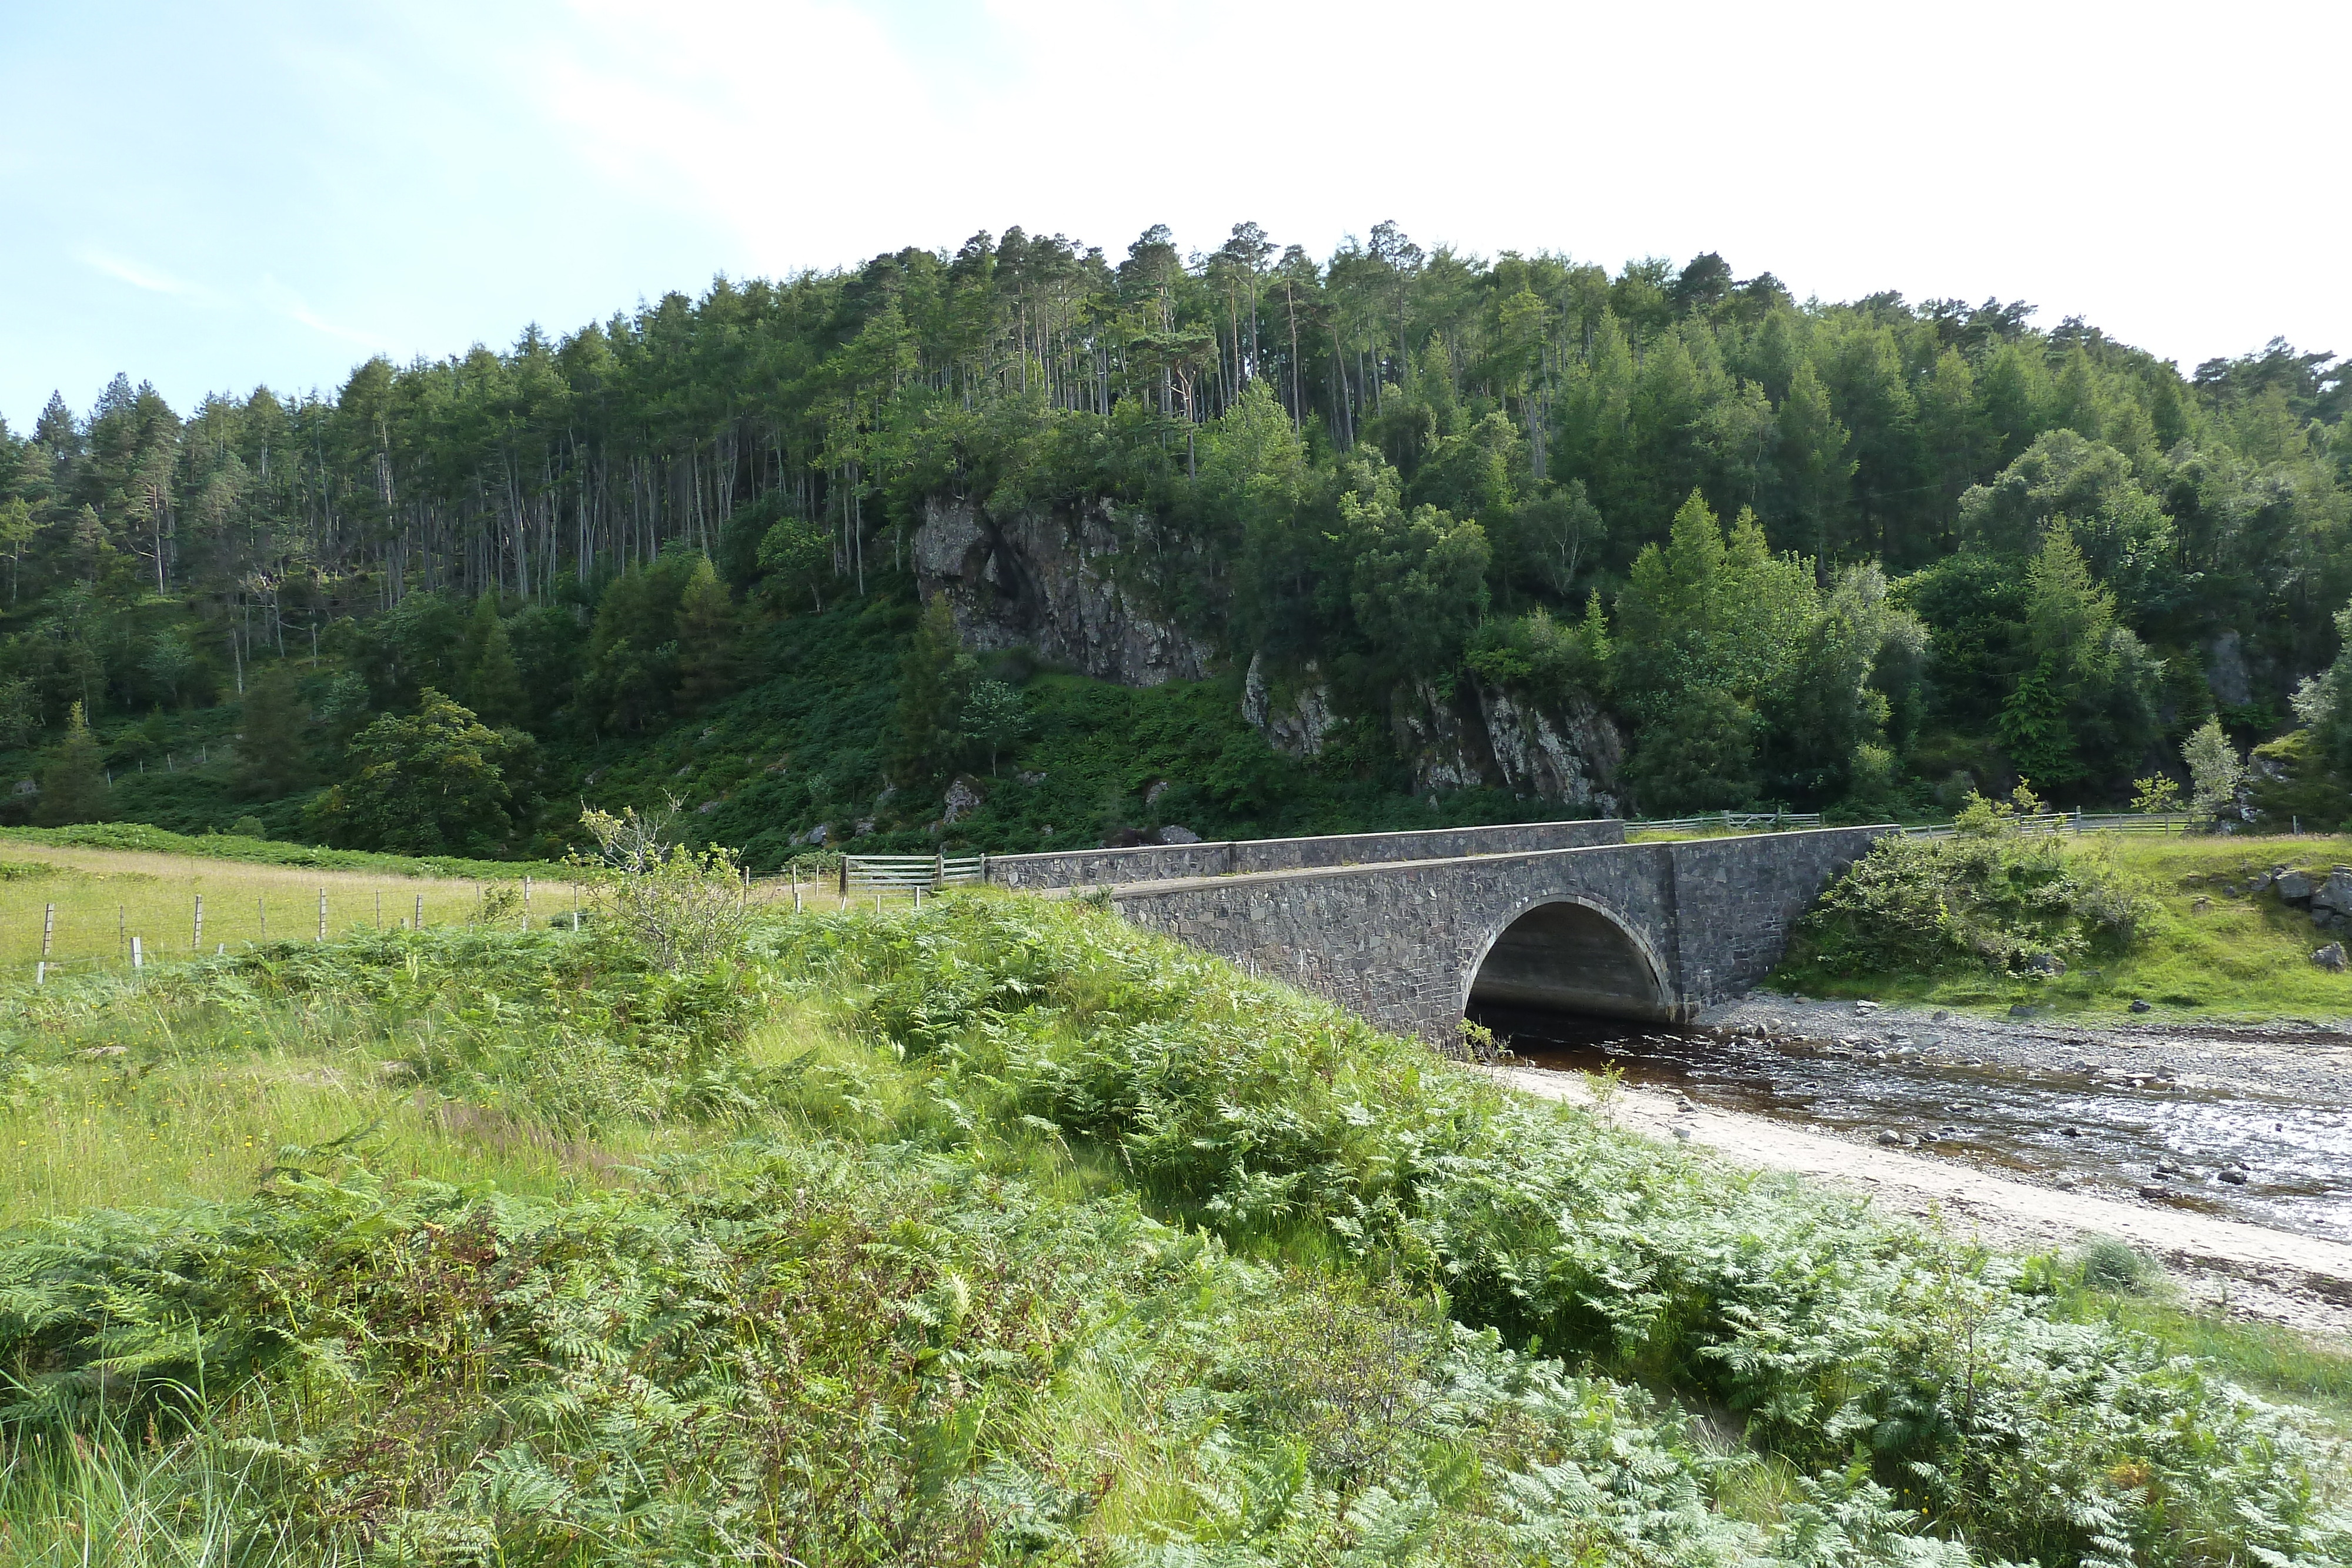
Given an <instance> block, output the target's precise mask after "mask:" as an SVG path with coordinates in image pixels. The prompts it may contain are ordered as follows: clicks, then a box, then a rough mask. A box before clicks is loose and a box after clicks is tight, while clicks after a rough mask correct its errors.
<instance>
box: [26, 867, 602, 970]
mask: <svg viewBox="0 0 2352 1568" xmlns="http://www.w3.org/2000/svg"><path fill="white" fill-rule="evenodd" d="M18 885H20V886H21V883H20V884H18ZM117 888H120V889H121V892H122V894H123V896H121V897H119V898H118V897H116V896H114V893H115V890H116V889H117ZM579 915H580V889H579V888H578V886H577V885H576V884H572V883H535V882H534V880H533V879H531V878H530V877H525V878H522V879H520V881H519V882H517V883H478V884H475V885H472V886H467V884H464V883H422V884H418V883H402V884H394V885H393V886H389V887H371V886H367V885H364V884H361V885H353V884H352V883H341V882H338V883H326V884H322V885H319V886H317V887H313V888H300V889H297V888H294V887H289V886H286V885H282V884H280V883H275V882H272V883H268V884H266V885H265V886H263V887H259V888H255V887H247V888H237V889H235V890H234V891H231V889H230V887H229V886H226V885H224V886H218V887H212V888H207V889H206V890H205V891H193V890H184V889H165V888H159V887H156V886H154V885H153V884H152V879H146V880H144V881H138V880H134V881H128V882H116V883H113V884H112V885H111V886H110V885H109V883H106V882H104V881H96V882H93V883H89V884H87V885H85V886H83V887H81V888H79V889H77V890H76V891H73V892H68V893H67V894H65V895H64V896H62V897H48V898H42V899H40V900H39V901H38V902H30V903H28V902H26V901H24V900H22V899H21V898H18V899H16V901H14V902H12V903H11V904H9V906H8V907H6V908H5V909H0V974H5V975H6V976H8V977H12V978H14V977H23V978H29V979H30V980H32V981H33V983H34V984H36V985H47V983H48V982H49V981H50V980H52V979H54V978H58V977H63V976H66V975H72V974H87V973H96V972H112V973H122V972H124V971H128V970H138V969H143V968H145V967H147V966H148V965H150V964H153V963H161V962H163V961H165V960H173V959H177V960H184V959H187V958H191V957H203V956H215V955H220V954H226V953H231V952H241V951H245V950H247V949H249V948H253V947H257V946H262V945H264V944H268V943H283V942H289V941H290V942H309V941H318V942H331V941H337V940H341V939H342V938H343V937H345V936H348V935H350V934H351V933H352V932H353V931H365V930H395V929H399V930H407V929H423V928H425V927H426V926H428V925H430V926H439V925H518V926H528V925H538V924H559V925H560V924H572V925H577V922H578V919H579Z"/></svg>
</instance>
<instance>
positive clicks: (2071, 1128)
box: [2058, 1122, 2083, 1138]
mask: <svg viewBox="0 0 2352 1568" xmlns="http://www.w3.org/2000/svg"><path fill="white" fill-rule="evenodd" d="M2058 1135H2059V1136H2060V1137H2062V1138H2079V1137H2081V1136H2082V1135H2083V1129H2082V1128H2080V1127H2077V1126H2075V1125H2074V1124H2073V1123H2071V1122H2070V1123H2068V1124H2066V1125H2064V1126H2063V1127H2061V1128H2059V1129H2058Z"/></svg>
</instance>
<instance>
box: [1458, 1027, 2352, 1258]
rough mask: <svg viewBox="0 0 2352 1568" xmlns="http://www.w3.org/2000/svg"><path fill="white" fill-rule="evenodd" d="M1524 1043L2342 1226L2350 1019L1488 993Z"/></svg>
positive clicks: (2349, 1223)
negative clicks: (2230, 1020)
mask: <svg viewBox="0 0 2352 1568" xmlns="http://www.w3.org/2000/svg"><path fill="white" fill-rule="evenodd" d="M1480 1021H1483V1022H1485V1023H1486V1024H1487V1025H1488V1026H1489V1027H1490V1028H1492V1029H1494V1030H1496V1033H1497V1034H1498V1035H1500V1036H1504V1037H1507V1040H1508V1042H1509V1044H1510V1046H1511V1049H1512V1050H1513V1051H1514V1052H1515V1053H1516V1054H1517V1057H1518V1058H1519V1060H1520V1061H1521V1062H1522V1063H1524V1064H1526V1065H1528V1066H1531V1067H1538V1068H1549V1069H1554V1070H1581V1071H1601V1070H1602V1069H1604V1068H1609V1067H1614V1068H1615V1069H1617V1070H1618V1071H1621V1072H1622V1074H1623V1075H1624V1077H1625V1080H1626V1081H1627V1082H1631V1083H1638V1084H1643V1085H1646V1086H1650V1087H1655V1088H1664V1089H1668V1090H1673V1091H1678V1092H1682V1093H1685V1094H1687V1095H1688V1096H1690V1097H1691V1099H1692V1100H1694V1101H1696V1102H1697V1103H1700V1104H1704V1105H1710V1106H1713V1107H1716V1108H1719V1109H1723V1110H1727V1111H1738V1112H1744V1113H1749V1114H1755V1115H1764V1116H1769V1117H1772V1118H1774V1119H1776V1120H1782V1121H1787V1122H1790V1123H1793V1124H1801V1125H1802V1126H1805V1127H1807V1128H1809V1129H1811V1130H1812V1131H1814V1132H1818V1133H1826V1134H1832V1135H1835V1136H1839V1137H1843V1138H1848V1139H1852V1140H1854V1141H1857V1142H1861V1143H1867V1144H1873V1145H1885V1146H1889V1147H1900V1148H1902V1149H1904V1150H1906V1152H1911V1153H1915V1154H1919V1155H1932V1156H1935V1157H1938V1158H1948V1159H1952V1160H1958V1161H1964V1162H1967V1163H1969V1164H1972V1165H1975V1166H1979V1167H1981V1168H1984V1169H1987V1170H1990V1171H1995V1172H1998V1173H2000V1174H2001V1175H2004V1176H2011V1177H2014V1178H2019V1179H2023V1180H2027V1181H2032V1182H2035V1183H2038V1184H2042V1185H2046V1186H2053V1187H2056V1188H2059V1189H2062V1190H2066V1191H2079V1192H2084V1193H2090V1194H2096V1195H2097V1196H2099V1197H2107V1198H2122V1199H2126V1200H2129V1201H2135V1202H2141V1203H2147V1204H2152V1205H2159V1206H2164V1207H2173V1208H2179V1209H2187V1210H2191V1211H2195V1212H2199V1213H2204V1214H2210V1215H2213V1216H2216V1217H2220V1218H2231V1219H2239V1220H2243V1221H2246V1222H2249V1223H2252V1224H2257V1225H2265V1226H2272V1227H2275V1228H2284V1229H2288V1230H2294V1231H2298V1232H2301V1233H2304V1234H2306V1235H2311V1236H2317V1237H2325V1238H2327V1239H2332V1240H2339V1241H2340V1240H2352V1032H2347V1030H2343V1029H2335V1028H2325V1027H2321V1026H2315V1025H2273V1026H2265V1027H2263V1028H2250V1029H2242V1030H2231V1029H2222V1028H2215V1027H2210V1026H2185V1027H2184V1026H2179V1025H2171V1026H2130V1025H2126V1026H2119V1027H2112V1028H2097V1029H2095V1028H2082V1029H2075V1028H2066V1027H2062V1026H2056V1025H2051V1024H2045V1023H2037V1022H2019V1021H2012V1020H2006V1019H1986V1018H1980V1017H1974V1016H1969V1015H1962V1014H1957V1013H1946V1012H1939V1011H1931V1010H1927V1009H1897V1008H1891V1007H1887V1008H1882V1007H1877V1006H1874V1005H1872V1004H1868V1003H1864V1004H1859V1005H1857V1004H1855V1003H1852V1002H1821V1001H1809V1000H1805V999H1802V998H1790V997H1780V996H1774V995H1770V994H1769V993H1761V992H1759V993H1753V994H1751V995H1749V996H1748V997H1745V998H1741V999H1739V1000H1738V1001H1737V1002H1733V1003H1728V1004H1726V1005H1723V1006H1719V1007H1717V1008H1713V1009H1708V1011H1707V1012H1706V1013H1705V1014H1703V1015H1702V1016H1701V1018H1700V1019H1699V1020H1698V1022H1697V1023H1696V1025H1695V1026H1694V1027H1692V1028H1690V1029H1685V1030H1669V1029H1664V1028H1660V1027H1658V1026H1656V1025H1639V1024H1623V1023H1616V1022H1612V1021H1610V1020H1605V1019H1590V1018H1580V1017H1563V1016H1561V1015H1557V1014H1538V1013H1526V1012H1517V1011H1499V1010H1490V1011H1486V1012H1482V1013H1481V1014H1480Z"/></svg>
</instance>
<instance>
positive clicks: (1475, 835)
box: [987, 821, 1890, 1045]
mask: <svg viewBox="0 0 2352 1568" xmlns="http://www.w3.org/2000/svg"><path fill="white" fill-rule="evenodd" d="M1887 831H1890V830H1889V829H1886V828H1883V827H1878V828H1827V829H1815V830H1812V831H1798V832H1780V833H1753V834H1743V835H1737V836H1731V837H1725V838H1714V839H1689V840H1681V841H1654V842H1646V843H1628V842H1626V841H1625V827H1624V824H1623V823H1622V822H1618V821H1582V822H1541V823H1522V824H1512V825H1507V826H1503V827H1492V828H1461V829H1442V830H1432V831H1416V832H1404V833H1353V834H1343V835H1338V836H1334V837H1328V838H1311V839H1261V840H1252V841H1237V842H1232V843H1200V844H1175V845H1159V846H1147V847H1143V848H1139V849H1123V850H1082V851H1076V852H1065V853H1046V854H1032V855H1002V856H999V855H992V856H990V857H989V858H988V861H987V875H988V880H989V881H990V882H992V883H998V884H1001V885H1003V886H1007V887H1014V888H1031V889H1076V888H1088V887H1100V888H1103V889H1105V890H1107V892H1108V895H1109V897H1110V899H1111V901H1112V903H1113V904H1115V905H1116V906H1117V907H1118V910H1119V911H1120V913H1122V914H1123V915H1126V916H1127V918H1129V920H1132V921H1134V922H1135V923H1136V924H1137V925H1142V926H1146V927H1148V928H1150V929H1151V930H1155V931H1160V932H1164V933H1166V934H1167V935H1169V936H1174V937H1177V938H1179V939H1181V940H1182V941H1185V942H1189V943H1192V945H1194V946H1200V947H1204V948H1207V949H1208V950H1209V951H1211V952H1213V953H1216V954H1218V955H1220V956H1223V957H1226V958H1230V959H1233V960H1234V961H1235V962H1238V963H1243V964H1246V965H1248V966H1250V967H1253V968H1255V970H1256V971H1257V972H1258V973H1260V974H1263V975H1266V976H1269V977H1278V978H1285V979H1288V980H1291V981H1293V982H1294V983H1296V984H1297V985H1298V986H1300V987H1301V988H1304V989H1307V990H1310V991H1314V992H1316V993H1318V994H1319V995H1321V996H1324V997H1328V998H1330V999H1331V1000H1333V1001H1335V1002H1338V1003H1339V1004H1340V1005H1341V1006H1343V1007H1346V1008H1349V1009H1351V1010H1353V1011H1355V1012H1356V1013H1358V1014H1360V1015H1361V1016H1362V1017H1364V1018H1366V1019H1370V1020H1371V1021H1372V1022H1374V1023H1376V1024H1379V1025H1381V1027H1383V1028H1386V1029H1391V1030H1396V1031H1398V1032H1400V1033H1405V1034H1414V1035H1419V1036H1421V1037H1422V1038H1423V1039H1424V1040H1430V1041H1431V1042H1432V1043H1434V1044H1440V1045H1444V1044H1448V1043H1450V1042H1451V1041H1452V1040H1453V1039H1454V1032H1455V1026H1456V1024H1457V1023H1458V1021H1459V1020H1460V1019H1461V1018H1462V1016H1463V1013H1464V1009H1465V1008H1466V1007H1468V1006H1469V1005H1470V1004H1472V1003H1473V1002H1474V1001H1475V1002H1478V1003H1482V1004H1489V1005H1499V1006H1506V1007H1509V1006H1517V1007H1534V1008H1547V1009H1561V1010H1567V1011H1574V1012H1587V1013H1599V1014H1603V1015H1610V1016H1616V1017H1622V1018H1633V1019H1652V1020H1658V1021H1681V1020H1684V1019H1687V1018H1689V1017H1690V1016H1691V1015H1692V1014H1693V1013H1695V1012H1696V1010H1697V1009H1699V1008H1701V1007H1703V1006H1705V1005H1706V1004H1707V1003H1708V1002H1711V1001H1715V1000H1717V999H1719V998H1723V997H1726V996H1728V995H1731V994H1734V993H1736V992H1738V991H1740V990H1743V989H1745V988H1748V987H1749V986H1752V985H1754V984H1755V983H1756V982H1757V981H1759V980H1760V979H1762V978H1763V977H1764V976H1765V975H1766V974H1767V973H1769V971H1770V969H1771V968H1772V967H1773V965H1775V964H1776V963H1778V962H1779V961H1780V955H1781V953H1782V951H1783V949H1784V948H1785V947H1786V946H1787V944H1788V936H1789V928H1790V925H1792V924H1793V923H1794V922H1795V920H1796V919H1797V917H1798V916H1799V915H1802V914H1803V913H1804V911H1805V910H1806V908H1807V907H1809V906H1810V905H1811V904H1812V902H1813V900H1814V899H1815V898H1816V897H1818V896H1819V895H1820V894H1821V892H1822V889H1823V888H1825V887H1827V886H1828V885H1829V883H1830V882H1831V881H1832V879H1833V878H1834V877H1835V876H1836V875H1837V874H1838V873H1840V872H1842V871H1843V870H1844V869H1845V868H1846V867H1847V866H1848V865H1850V864H1851V863H1853V861H1854V860H1855V859H1857V858H1858V857H1859V856H1861V855H1862V854H1863V852H1864V851H1866V850H1867V849H1868V848H1869V847H1870V844H1871V842H1872V841H1873V840H1874V839H1875V838H1877V837H1878V836H1879V835H1880V834H1882V833H1885V832H1887Z"/></svg>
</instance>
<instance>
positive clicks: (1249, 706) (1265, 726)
mask: <svg viewBox="0 0 2352 1568" xmlns="http://www.w3.org/2000/svg"><path fill="white" fill-rule="evenodd" d="M1242 717H1244V718H1245V719H1247V720H1248V721H1249V724H1250V727H1251V728H1253V729H1255V730H1256V731H1257V732H1258V733H1259V734H1260V735H1263V736H1265V738H1266V741H1267V743H1268V744H1270V745H1271V746H1272V747H1274V748H1275V749H1276V751H1279V752H1281V753H1283V754H1284V755H1285V756H1287V757H1320V756H1322V755H1323V743H1324V741H1325V740H1326V739H1328V737H1330V734H1331V732H1332V731H1333V730H1335V729H1337V728H1339V714H1338V713H1337V712H1336V711H1334V709H1333V708H1332V706H1331V688H1330V687H1329V686H1328V685H1325V684H1324V682H1323V672H1322V671H1321V670H1320V669H1318V667H1317V666H1316V664H1315V661H1314V660H1312V659H1309V660H1307V667H1306V668H1305V669H1304V670H1303V671H1301V672H1300V675H1299V679H1298V680H1297V682H1295V683H1286V684H1285V685H1284V686H1283V688H1282V690H1280V691H1278V692H1277V691H1276V689H1275V688H1274V687H1273V686H1272V685H1269V684H1268V683H1267V681H1266V674H1265V654H1263V653H1258V654H1255V655H1254V656H1252V658H1251V659H1250V664H1249V674H1247V675H1246V676H1244V678H1243V681H1242Z"/></svg>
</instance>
